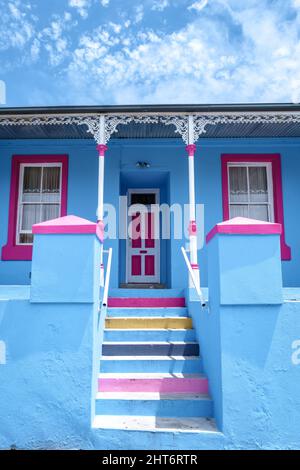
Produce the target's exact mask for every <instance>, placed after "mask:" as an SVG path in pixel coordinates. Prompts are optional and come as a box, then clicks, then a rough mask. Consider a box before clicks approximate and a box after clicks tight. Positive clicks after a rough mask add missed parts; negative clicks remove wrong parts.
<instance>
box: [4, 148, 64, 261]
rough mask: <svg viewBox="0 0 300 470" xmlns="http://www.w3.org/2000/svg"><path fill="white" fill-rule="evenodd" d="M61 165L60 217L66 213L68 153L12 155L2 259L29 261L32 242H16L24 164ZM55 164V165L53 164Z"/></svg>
mask: <svg viewBox="0 0 300 470" xmlns="http://www.w3.org/2000/svg"><path fill="white" fill-rule="evenodd" d="M55 164H57V166H61V175H60V177H61V187H60V188H61V192H60V217H63V216H65V215H67V192H68V188H67V185H68V155H65V154H64V155H13V156H12V164H11V182H10V200H9V217H8V219H9V220H8V236H7V244H6V245H5V246H3V248H2V256H1V259H2V260H3V261H31V259H32V249H33V245H32V244H23V243H22V244H20V243H17V238H18V234H19V232H18V230H19V203H20V197H21V194H22V188H21V185H22V182H23V179H22V174H21V172H22V171H24V170H23V168H24V167H25V166H48V165H49V166H53V165H55ZM55 166H56V165H55Z"/></svg>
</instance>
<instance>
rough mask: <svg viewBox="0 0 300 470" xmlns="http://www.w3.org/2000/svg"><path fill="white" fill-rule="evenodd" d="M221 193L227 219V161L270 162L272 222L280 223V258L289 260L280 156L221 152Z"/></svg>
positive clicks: (224, 215) (277, 154)
mask: <svg viewBox="0 0 300 470" xmlns="http://www.w3.org/2000/svg"><path fill="white" fill-rule="evenodd" d="M221 161H222V195H223V220H229V187H228V164H229V163H247V162H257V163H271V166H272V179H273V198H274V222H275V223H278V224H281V226H282V234H281V238H280V244H281V259H282V260H284V261H289V260H291V248H290V247H289V246H288V245H287V244H286V242H285V231H284V215H283V193H282V175H281V156H280V154H279V153H275V154H252V153H250V154H238V155H237V154H233V155H232V154H222V155H221Z"/></svg>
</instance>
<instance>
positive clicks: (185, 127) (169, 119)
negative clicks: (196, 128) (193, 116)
mask: <svg viewBox="0 0 300 470" xmlns="http://www.w3.org/2000/svg"><path fill="white" fill-rule="evenodd" d="M160 122H161V123H162V124H165V125H166V126H171V125H173V126H175V133H176V134H180V135H181V138H182V140H183V141H184V142H185V143H186V144H188V143H189V117H188V116H163V117H161V118H160Z"/></svg>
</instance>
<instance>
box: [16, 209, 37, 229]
mask: <svg viewBox="0 0 300 470" xmlns="http://www.w3.org/2000/svg"><path fill="white" fill-rule="evenodd" d="M21 210H22V226H21V230H31V228H32V226H33V224H36V223H37V222H40V213H41V206H40V205H39V204H24V205H23V206H22V208H21Z"/></svg>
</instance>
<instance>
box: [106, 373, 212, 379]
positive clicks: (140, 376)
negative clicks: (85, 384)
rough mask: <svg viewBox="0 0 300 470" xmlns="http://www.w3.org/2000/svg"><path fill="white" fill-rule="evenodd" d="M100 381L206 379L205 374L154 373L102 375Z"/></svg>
mask: <svg viewBox="0 0 300 470" xmlns="http://www.w3.org/2000/svg"><path fill="white" fill-rule="evenodd" d="M98 378H99V379H137V380H138V379H204V378H206V376H205V375H204V374H182V373H178V372H177V373H173V374H172V373H168V372H153V373H149V372H148V373H143V372H136V373H126V372H118V373H111V374H110V373H100V374H99V376H98Z"/></svg>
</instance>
